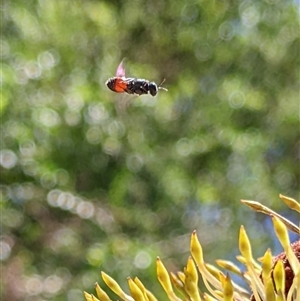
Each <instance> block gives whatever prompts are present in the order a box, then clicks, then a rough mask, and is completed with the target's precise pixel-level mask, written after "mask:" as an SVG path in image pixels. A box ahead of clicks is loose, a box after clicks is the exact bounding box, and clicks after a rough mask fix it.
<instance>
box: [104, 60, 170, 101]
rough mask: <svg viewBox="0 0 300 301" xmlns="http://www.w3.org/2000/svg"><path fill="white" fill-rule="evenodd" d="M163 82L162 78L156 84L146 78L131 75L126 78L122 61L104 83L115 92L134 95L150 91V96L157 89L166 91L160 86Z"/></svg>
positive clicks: (153, 94)
mask: <svg viewBox="0 0 300 301" xmlns="http://www.w3.org/2000/svg"><path fill="white" fill-rule="evenodd" d="M164 82H165V80H163V81H162V83H161V84H160V85H159V86H158V85H157V84H156V83H155V82H150V81H149V80H146V79H140V78H133V77H129V78H126V77H125V68H124V66H123V61H122V62H121V63H120V64H119V66H118V68H117V71H116V76H115V77H112V78H109V79H108V80H107V81H106V83H105V84H106V85H107V87H108V88H109V89H110V90H112V91H114V92H116V93H128V94H136V95H143V94H149V93H150V94H151V95H152V96H155V95H156V94H157V92H158V90H165V91H168V90H167V89H166V88H163V87H162V86H161V85H162V84H163V83H164Z"/></svg>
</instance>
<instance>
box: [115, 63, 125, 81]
mask: <svg viewBox="0 0 300 301" xmlns="http://www.w3.org/2000/svg"><path fill="white" fill-rule="evenodd" d="M116 77H125V68H124V66H123V60H122V61H121V63H120V64H119V66H118V68H117V71H116Z"/></svg>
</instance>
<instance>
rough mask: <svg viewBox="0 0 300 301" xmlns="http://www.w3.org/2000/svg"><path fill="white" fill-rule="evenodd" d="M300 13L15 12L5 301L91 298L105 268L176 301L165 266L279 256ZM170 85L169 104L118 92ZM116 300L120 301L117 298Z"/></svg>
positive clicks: (293, 161)
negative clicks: (123, 82)
mask: <svg viewBox="0 0 300 301" xmlns="http://www.w3.org/2000/svg"><path fill="white" fill-rule="evenodd" d="M298 4H299V2H298V1H289V0H265V1H261V0H259V1H258V0H252V1H250V0H243V1H225V0H214V1H204V0H203V1H193V0H191V1H174V0H153V1H141V0H123V1H117V0H107V1H97V0H86V1H79V0H73V1H69V0H56V1H55V0H53V1H49V0H39V1H37V0H27V1H22V0H14V1H9V0H4V1H3V2H2V4H1V9H2V21H1V32H2V34H1V44H0V45H1V47H0V50H1V51H0V54H1V59H2V77H1V85H2V88H1V102H0V109H1V153H0V165H1V166H0V168H1V169H0V170H1V203H0V204H1V223H2V226H1V229H2V235H1V241H0V248H1V271H2V279H3V281H2V288H1V294H2V300H3V301H7V300H15V301H18V300H26V301H29V300H30V301H31V300H34V301H40V300H54V301H62V300H69V301H79V300H83V293H82V291H83V290H86V291H89V292H92V291H93V287H94V283H95V282H96V281H99V283H100V285H102V286H103V288H105V285H103V283H102V280H101V279H100V271H101V270H103V271H105V272H106V273H108V274H109V275H111V276H112V277H114V278H115V279H116V280H117V281H118V282H119V283H120V284H121V286H122V287H123V288H124V289H125V290H126V289H127V284H126V277H127V276H131V277H134V276H138V277H139V278H140V279H141V280H142V281H143V283H144V284H145V285H146V287H147V288H148V289H150V290H152V291H155V292H156V295H157V296H159V298H160V300H164V299H165V298H166V297H165V295H164V293H163V291H162V289H161V288H160V286H159V284H158V281H157V280H156V276H155V258H156V256H158V255H159V256H160V257H161V259H162V260H163V262H164V264H165V265H166V266H167V268H168V269H169V270H171V271H174V272H175V271H177V270H178V269H182V267H183V265H184V264H185V262H186V260H187V256H188V255H187V254H188V251H189V238H190V234H191V232H192V231H193V230H194V229H196V230H197V232H198V236H199V238H200V241H201V243H202V245H203V246H204V251H205V258H206V260H207V261H208V262H213V260H214V259H217V258H226V259H229V260H234V261H235V262H236V260H235V256H236V255H238V254H239V252H238V249H237V235H238V229H239V225H241V224H243V225H245V227H246V229H247V231H248V234H249V236H250V237H251V239H252V245H253V248H254V256H255V257H258V256H261V255H262V254H263V253H264V251H265V250H266V249H267V248H268V247H271V248H272V251H273V253H276V252H277V253H278V252H281V249H280V248H279V247H278V246H277V245H276V244H275V243H274V241H275V240H274V233H273V230H270V229H271V227H270V221H269V219H265V217H264V216H262V215H259V214H254V213H253V212H251V210H250V209H249V208H246V207H245V206H242V205H241V204H240V202H239V201H240V199H241V198H243V199H253V200H257V201H260V202H262V203H264V204H266V205H267V206H269V207H271V208H273V209H274V210H277V211H279V212H280V213H281V214H283V215H286V216H287V215H288V217H289V218H290V219H292V220H293V219H294V221H295V222H296V223H298V222H299V221H297V218H298V217H297V216H296V215H295V216H293V215H292V214H291V213H287V212H285V210H286V209H285V206H283V205H282V203H281V202H280V200H279V198H278V194H279V193H284V194H285V195H289V196H291V197H294V198H296V199H299V173H300V169H299V146H300V142H299V6H298ZM123 57H125V58H126V59H125V66H126V70H127V75H128V76H133V77H140V78H146V79H149V80H153V81H155V82H156V83H160V82H161V81H162V79H164V78H166V82H165V84H164V86H165V87H166V88H168V89H169V91H168V92H165V91H160V92H159V93H158V95H157V96H156V97H154V98H153V97H151V96H141V97H136V96H130V95H120V94H115V93H113V92H111V91H110V90H108V89H107V87H106V86H105V81H106V80H107V79H108V78H109V77H112V76H114V74H115V70H116V68H117V66H118V64H119V62H120V61H121V60H122V58H123ZM113 298H114V299H115V297H113Z"/></svg>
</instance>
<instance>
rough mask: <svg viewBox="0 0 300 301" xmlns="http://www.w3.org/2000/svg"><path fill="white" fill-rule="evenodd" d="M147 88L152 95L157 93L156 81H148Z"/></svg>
mask: <svg viewBox="0 0 300 301" xmlns="http://www.w3.org/2000/svg"><path fill="white" fill-rule="evenodd" d="M148 88H149V92H150V94H151V95H152V96H155V95H156V94H157V91H158V88H157V85H156V83H154V82H150V83H149V86H148Z"/></svg>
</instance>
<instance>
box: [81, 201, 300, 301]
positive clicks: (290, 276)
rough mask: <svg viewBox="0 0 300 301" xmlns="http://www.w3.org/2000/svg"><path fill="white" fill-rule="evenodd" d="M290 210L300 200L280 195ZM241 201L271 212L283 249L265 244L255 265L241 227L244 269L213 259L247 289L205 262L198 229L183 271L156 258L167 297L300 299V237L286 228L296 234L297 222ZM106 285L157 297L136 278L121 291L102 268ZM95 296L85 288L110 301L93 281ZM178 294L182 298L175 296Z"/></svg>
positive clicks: (142, 298)
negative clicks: (173, 270)
mask: <svg viewBox="0 0 300 301" xmlns="http://www.w3.org/2000/svg"><path fill="white" fill-rule="evenodd" d="M280 198H281V199H282V200H283V201H284V202H285V203H286V204H287V205H288V206H289V207H290V208H291V209H293V210H296V211H297V212H298V213H300V204H299V203H298V202H297V201H295V200H294V199H291V198H288V197H285V196H283V195H280ZM242 202H243V203H244V204H246V205H248V206H249V207H251V208H252V209H254V210H256V211H260V212H263V213H265V214H268V215H269V216H271V218H272V221H273V226H274V229H275V233H276V235H277V237H278V240H279V242H280V243H281V245H282V247H283V249H284V252H283V253H282V254H280V255H278V256H277V257H275V258H273V257H272V254H271V251H270V250H269V249H268V250H267V251H266V253H265V254H264V256H263V257H262V258H261V259H260V262H261V264H258V262H256V261H255V260H254V259H253V257H252V250H251V244H250V240H249V238H248V236H247V233H246V231H245V229H244V227H243V226H241V228H240V233H239V249H240V252H241V255H240V256H238V257H237V259H238V260H239V261H240V262H241V263H242V264H244V265H245V271H242V270H241V269H240V268H238V267H237V266H236V265H234V264H233V263H232V262H230V261H225V260H217V261H216V262H217V264H218V265H219V266H220V267H222V268H223V269H226V270H227V271H228V272H231V273H234V274H237V275H239V276H240V277H241V278H243V279H244V280H245V281H246V282H247V283H248V284H249V287H250V289H251V292H248V291H246V290H245V289H243V288H242V287H240V286H239V285H238V284H236V283H234V282H233V281H232V280H231V278H230V276H229V273H226V274H224V273H223V272H222V271H221V270H219V269H218V268H217V267H214V266H212V265H210V264H207V263H205V262H204V258H203V252H202V247H201V244H200V242H199V240H198V238H197V235H196V231H194V232H193V233H192V236H191V243H190V252H191V256H190V257H189V258H188V261H187V265H186V267H185V268H184V269H183V271H182V272H178V273H176V274H174V273H168V271H167V270H166V268H165V266H164V265H163V263H162V262H161V260H160V259H159V258H157V261H156V269H157V271H156V272H157V278H158V281H159V282H160V284H161V285H162V287H163V289H164V291H165V292H166V295H167V298H168V300H170V301H204V300H205V301H233V300H236V301H249V300H250V301H300V240H297V241H296V242H294V243H293V244H292V245H291V244H290V241H289V236H288V229H289V230H291V231H293V232H296V233H298V234H300V228H299V226H297V225H295V224H293V223H292V222H290V221H289V220H287V219H285V218H284V217H282V216H281V215H279V214H277V213H276V212H274V211H272V210H271V209H269V208H267V207H265V206H263V205H261V204H260V203H258V202H253V201H245V200H242ZM199 275H201V277H202V281H203V283H204V285H205V287H206V289H207V292H202V291H200V289H199V286H198V280H199V279H198V278H199ZM102 278H103V280H104V282H105V283H106V285H107V286H108V287H109V288H110V289H111V290H112V291H113V292H114V293H115V294H116V295H118V296H119V297H120V298H121V300H124V301H157V299H156V298H155V297H154V295H153V294H152V293H151V292H150V291H148V290H147V289H146V288H145V287H144V285H143V284H142V283H141V281H140V280H139V279H138V278H134V279H131V278H130V277H128V279H127V280H128V286H129V290H130V295H128V294H125V293H124V291H123V290H122V289H121V287H120V286H119V285H118V283H117V282H116V281H115V280H114V279H112V278H111V277H110V276H108V275H107V274H105V273H104V272H102ZM96 292H97V297H95V296H94V295H92V294H88V293H87V292H84V296H85V299H86V301H111V299H110V298H109V297H108V295H107V294H106V293H105V292H104V290H102V289H101V287H100V286H99V285H98V284H97V283H96ZM179 296H180V297H179Z"/></svg>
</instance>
